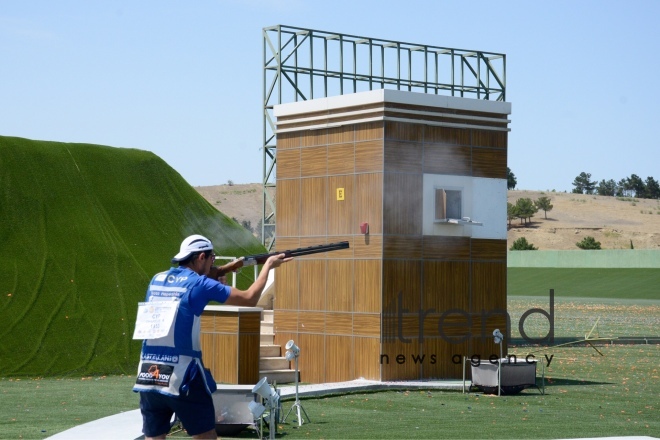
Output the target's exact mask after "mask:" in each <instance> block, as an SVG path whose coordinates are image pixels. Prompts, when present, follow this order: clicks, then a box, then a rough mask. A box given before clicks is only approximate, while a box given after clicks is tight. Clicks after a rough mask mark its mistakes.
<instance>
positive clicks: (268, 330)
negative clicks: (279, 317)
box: [261, 321, 275, 334]
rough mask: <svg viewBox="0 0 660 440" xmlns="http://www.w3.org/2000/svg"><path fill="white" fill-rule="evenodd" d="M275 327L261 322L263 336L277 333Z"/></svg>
mask: <svg viewBox="0 0 660 440" xmlns="http://www.w3.org/2000/svg"><path fill="white" fill-rule="evenodd" d="M274 325H275V324H274V323H272V322H265V321H261V334H264V333H265V334H270V333H275V332H274V330H273V327H274Z"/></svg>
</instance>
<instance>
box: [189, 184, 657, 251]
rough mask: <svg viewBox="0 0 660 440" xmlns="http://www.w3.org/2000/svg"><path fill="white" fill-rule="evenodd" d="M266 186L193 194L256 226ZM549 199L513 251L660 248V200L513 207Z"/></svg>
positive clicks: (519, 232) (565, 200)
mask: <svg viewBox="0 0 660 440" xmlns="http://www.w3.org/2000/svg"><path fill="white" fill-rule="evenodd" d="M261 188H262V186H261V184H260V183H251V184H246V185H232V186H229V185H217V186H200V187H196V188H195V189H196V190H197V191H198V192H199V193H200V194H201V195H202V196H203V197H204V198H205V199H206V200H208V201H209V202H210V203H211V204H212V205H213V206H215V207H216V208H217V209H218V210H219V211H221V212H223V213H224V214H225V215H227V216H229V217H234V218H236V219H237V220H238V221H239V222H240V221H243V220H248V221H250V222H251V224H252V226H253V227H256V226H257V223H258V222H259V219H260V218H261V215H262V203H263V202H262V189H261ZM541 196H547V197H550V198H551V200H552V204H553V208H552V210H551V211H548V213H547V217H548V218H547V219H546V218H545V214H544V213H543V211H539V212H538V213H536V215H535V216H534V217H533V218H532V222H531V223H530V224H528V225H527V226H524V225H521V224H520V221H519V220H513V221H512V222H511V228H510V229H509V234H508V241H509V246H511V244H512V243H513V242H514V241H515V240H516V239H517V238H519V237H523V236H524V237H525V238H526V239H527V241H528V242H530V243H532V244H533V245H534V246H536V247H538V248H539V249H544V250H549V249H557V250H563V249H578V248H577V247H576V246H575V243H576V242H578V241H580V240H582V238H584V237H586V236H588V235H590V236H592V237H594V238H595V239H596V240H597V241H600V242H601V246H602V248H603V249H629V248H630V243H631V241H632V244H633V246H634V248H635V249H660V200H648V199H630V198H627V199H617V198H616V197H605V196H596V195H581V194H571V193H555V192H540V191H509V194H508V199H509V202H511V203H514V204H515V202H516V200H517V199H519V198H522V197H528V198H530V199H532V200H536V199H538V198H539V197H541Z"/></svg>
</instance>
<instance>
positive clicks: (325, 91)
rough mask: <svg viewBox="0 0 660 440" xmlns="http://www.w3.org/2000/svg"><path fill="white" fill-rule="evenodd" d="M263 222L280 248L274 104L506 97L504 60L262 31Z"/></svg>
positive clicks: (265, 233)
mask: <svg viewBox="0 0 660 440" xmlns="http://www.w3.org/2000/svg"><path fill="white" fill-rule="evenodd" d="M263 39H264V40H263V217H262V229H261V233H262V235H261V237H262V242H263V244H264V245H265V246H266V247H267V248H268V249H272V247H273V245H274V243H275V221H276V209H275V208H276V207H275V200H274V192H275V172H276V164H277V155H276V133H275V120H274V119H275V118H274V116H273V107H274V106H275V105H278V104H284V103H288V102H297V101H305V100H308V99H314V98H327V97H329V96H337V95H344V94H349V93H357V92H362V91H368V90H375V89H385V88H390V89H396V90H408V91H414V92H423V93H434V94H436V95H437V94H443V95H451V96H460V97H469V98H476V99H484V100H495V101H505V100H506V94H505V91H506V55H505V54H501V53H493V52H483V51H478V50H463V49H454V48H448V47H440V46H430V45H426V44H412V43H404V42H401V41H393V40H384V39H380V38H370V37H360V36H355V35H348V34H339V33H336V32H326V31H319V30H313V29H304V28H299V27H294V26H285V25H276V26H270V27H265V28H263Z"/></svg>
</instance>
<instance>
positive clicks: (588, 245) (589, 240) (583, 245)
mask: <svg viewBox="0 0 660 440" xmlns="http://www.w3.org/2000/svg"><path fill="white" fill-rule="evenodd" d="M575 245H576V246H577V247H579V248H580V249H584V250H598V249H600V241H596V239H595V238H593V237H591V236H586V237H584V238H583V239H582V241H578V242H577V243H575Z"/></svg>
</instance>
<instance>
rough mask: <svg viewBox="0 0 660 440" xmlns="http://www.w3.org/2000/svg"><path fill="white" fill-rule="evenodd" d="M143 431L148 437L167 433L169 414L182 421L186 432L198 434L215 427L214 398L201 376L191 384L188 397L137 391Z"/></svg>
mask: <svg viewBox="0 0 660 440" xmlns="http://www.w3.org/2000/svg"><path fill="white" fill-rule="evenodd" d="M140 410H141V412H142V432H143V433H144V435H145V436H147V437H158V436H159V435H163V434H167V433H168V432H170V420H172V414H174V413H176V416H177V417H178V418H179V420H180V421H181V424H182V425H183V427H184V428H185V429H186V431H188V434H189V435H198V434H202V433H204V432H207V431H211V430H212V429H215V408H214V407H213V398H212V397H211V396H210V395H209V393H208V392H206V386H205V385H204V382H203V380H202V378H201V376H200V375H197V377H195V379H193V380H192V382H191V383H190V391H189V392H188V395H187V396H179V397H173V396H166V395H164V394H160V393H158V392H146V391H141V392H140Z"/></svg>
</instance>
